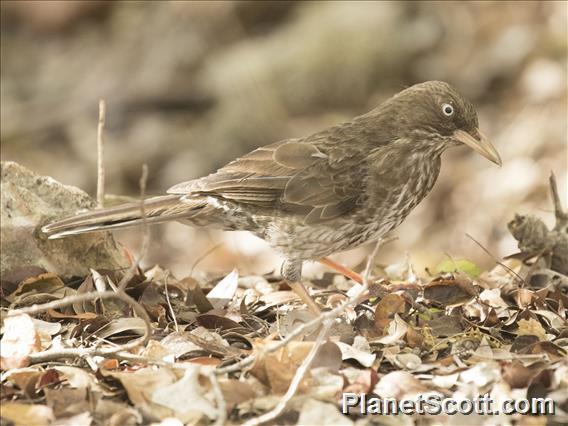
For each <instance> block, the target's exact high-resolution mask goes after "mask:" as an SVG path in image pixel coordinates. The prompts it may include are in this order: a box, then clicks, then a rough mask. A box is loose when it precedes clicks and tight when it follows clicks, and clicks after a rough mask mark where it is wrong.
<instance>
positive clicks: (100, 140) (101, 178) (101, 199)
mask: <svg viewBox="0 0 568 426" xmlns="http://www.w3.org/2000/svg"><path fill="white" fill-rule="evenodd" d="M105 117H106V102H105V100H104V99H101V100H100V101H99V125H98V126H97V207H98V208H103V207H104V203H105V164H104V142H105V140H104V135H103V133H104V130H105Z"/></svg>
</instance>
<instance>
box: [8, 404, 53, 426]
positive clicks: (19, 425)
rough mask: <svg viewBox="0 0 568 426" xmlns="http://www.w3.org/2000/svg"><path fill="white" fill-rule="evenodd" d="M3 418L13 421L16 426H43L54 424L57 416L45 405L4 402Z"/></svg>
mask: <svg viewBox="0 0 568 426" xmlns="http://www.w3.org/2000/svg"><path fill="white" fill-rule="evenodd" d="M2 419H5V420H7V421H11V422H13V424H14V425H15V426H29V425H34V426H43V425H49V424H52V422H53V421H54V420H55V416H54V415H53V411H52V410H51V408H49V407H47V406H45V405H39V404H35V405H34V404H23V403H20V402H2Z"/></svg>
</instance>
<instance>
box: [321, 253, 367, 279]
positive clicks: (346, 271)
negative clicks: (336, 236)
mask: <svg viewBox="0 0 568 426" xmlns="http://www.w3.org/2000/svg"><path fill="white" fill-rule="evenodd" d="M318 262H319V263H321V264H322V265H325V266H327V267H328V268H331V269H333V270H334V271H335V272H337V273H339V274H341V275H344V276H346V277H347V278H349V279H351V280H353V281H355V282H356V283H359V284H363V277H362V276H361V275H359V274H358V273H357V272H355V271H352V270H351V269H349V268H346V267H345V266H343V265H340V264H339V263H336V262H334V261H333V260H331V259H330V258H329V257H324V258H323V259H320V260H318Z"/></svg>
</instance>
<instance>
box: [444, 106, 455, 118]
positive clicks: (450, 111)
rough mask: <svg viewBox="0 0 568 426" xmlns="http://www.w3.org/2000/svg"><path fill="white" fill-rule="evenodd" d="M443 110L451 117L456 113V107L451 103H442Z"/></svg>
mask: <svg viewBox="0 0 568 426" xmlns="http://www.w3.org/2000/svg"><path fill="white" fill-rule="evenodd" d="M442 112H443V113H444V115H445V116H446V117H451V116H452V115H454V107H453V106H451V105H450V104H444V105H442Z"/></svg>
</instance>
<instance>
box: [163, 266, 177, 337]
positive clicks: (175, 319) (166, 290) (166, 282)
mask: <svg viewBox="0 0 568 426" xmlns="http://www.w3.org/2000/svg"><path fill="white" fill-rule="evenodd" d="M168 276H169V273H167V274H166V277H165V279H164V290H165V293H166V302H167V304H168V308H169V310H170V315H171V316H172V318H173V320H174V325H175V328H176V332H177V331H179V329H178V322H177V318H176V313H175V312H174V308H173V307H172V303H171V302H170V293H169V291H168Z"/></svg>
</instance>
